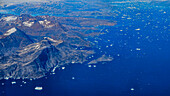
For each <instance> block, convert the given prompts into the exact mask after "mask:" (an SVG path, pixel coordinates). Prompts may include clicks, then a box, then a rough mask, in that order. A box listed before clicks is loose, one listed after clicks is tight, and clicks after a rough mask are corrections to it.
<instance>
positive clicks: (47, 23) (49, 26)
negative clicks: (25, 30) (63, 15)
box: [38, 19, 54, 28]
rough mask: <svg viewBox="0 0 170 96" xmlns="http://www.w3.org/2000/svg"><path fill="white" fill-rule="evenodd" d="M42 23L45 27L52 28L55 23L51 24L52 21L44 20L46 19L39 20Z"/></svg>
mask: <svg viewBox="0 0 170 96" xmlns="http://www.w3.org/2000/svg"><path fill="white" fill-rule="evenodd" d="M38 22H39V23H40V24H41V25H43V26H44V27H45V28H51V27H53V26H54V25H53V24H50V23H51V22H50V21H48V20H46V19H45V20H44V21H38Z"/></svg>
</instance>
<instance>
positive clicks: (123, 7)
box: [0, 0, 170, 96]
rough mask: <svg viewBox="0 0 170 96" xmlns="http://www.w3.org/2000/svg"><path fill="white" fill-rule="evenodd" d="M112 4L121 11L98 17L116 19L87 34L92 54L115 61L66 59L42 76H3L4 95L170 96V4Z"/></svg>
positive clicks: (1, 94)
mask: <svg viewBox="0 0 170 96" xmlns="http://www.w3.org/2000/svg"><path fill="white" fill-rule="evenodd" d="M103 2H105V1H104V0H103ZM105 3H109V4H112V3H111V2H109V0H108V2H105ZM113 4H114V5H116V6H118V8H117V9H113V10H112V11H114V12H117V14H118V16H105V17H95V18H99V19H108V20H114V21H117V25H115V26H112V27H106V26H102V27H101V31H104V32H105V33H106V34H104V35H101V36H99V37H96V38H89V40H91V41H94V43H96V45H97V46H96V48H95V51H96V53H97V54H95V55H94V57H93V58H95V56H97V55H102V54H106V55H110V56H112V57H113V58H114V60H113V61H111V62H101V63H98V64H95V65H92V66H88V64H69V65H65V66H64V67H65V69H64V70H63V69H62V68H59V69H56V72H55V74H53V75H48V76H46V77H44V78H41V79H38V80H11V79H9V80H1V81H0V96H170V41H169V40H170V38H169V35H170V30H169V27H170V25H169V24H170V23H169V19H170V18H169V16H170V14H169V7H167V6H157V5H151V4H148V3H147V2H134V3H116V4H115V3H113ZM13 81H16V84H11V82H13ZM36 86H40V87H43V90H41V91H38V90H35V89H34V88H35V87H36Z"/></svg>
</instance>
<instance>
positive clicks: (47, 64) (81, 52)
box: [0, 14, 110, 79]
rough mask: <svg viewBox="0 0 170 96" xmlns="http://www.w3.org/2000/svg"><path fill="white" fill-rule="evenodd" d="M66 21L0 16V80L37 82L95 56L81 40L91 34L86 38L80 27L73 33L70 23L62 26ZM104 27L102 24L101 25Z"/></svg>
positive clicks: (48, 18)
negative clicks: (36, 80)
mask: <svg viewBox="0 0 170 96" xmlns="http://www.w3.org/2000/svg"><path fill="white" fill-rule="evenodd" d="M59 19H62V20H63V22H64V23H60V22H62V21H61V20H59ZM66 19H72V20H73V19H74V18H58V17H54V16H53V17H50V16H31V15H26V14H23V15H20V16H14V15H5V14H4V15H2V17H1V18H0V79H9V78H12V79H20V78H22V79H25V78H27V79H30V78H41V77H43V76H45V75H46V74H47V73H49V72H55V69H56V68H58V67H60V66H63V65H64V64H69V63H84V62H86V61H87V57H89V56H90V55H92V54H94V53H95V52H94V51H93V50H91V49H90V48H89V47H91V46H92V44H91V42H90V41H87V40H85V39H84V38H85V37H88V36H91V34H86V33H85V31H87V30H85V28H86V27H83V28H82V29H81V26H80V24H77V27H75V28H77V29H76V30H74V29H72V28H74V27H72V25H71V24H72V23H67V24H68V25H67V24H65V23H66V22H68V20H66ZM83 20H86V21H85V22H87V23H88V22H89V21H87V19H81V20H80V21H81V22H82V21H83ZM90 20H91V19H90ZM80 21H79V22H80ZM101 23H103V22H101ZM101 23H98V24H99V25H100V24H101ZM106 23H107V22H106V21H104V25H105V24H106ZM82 24H83V25H86V24H85V23H82ZM108 24H110V23H108ZM78 26H79V27H78ZM80 29H81V31H77V30H80ZM83 30H85V31H84V32H83ZM88 30H92V29H91V28H88ZM94 30H95V28H94ZM95 34H96V33H94V34H92V36H95ZM99 34H100V33H97V34H96V35H99Z"/></svg>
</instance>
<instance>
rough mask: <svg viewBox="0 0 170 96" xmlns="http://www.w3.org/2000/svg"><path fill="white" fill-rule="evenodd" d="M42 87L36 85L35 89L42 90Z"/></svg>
mask: <svg viewBox="0 0 170 96" xmlns="http://www.w3.org/2000/svg"><path fill="white" fill-rule="evenodd" d="M42 89H43V87H39V86H36V87H35V90H38V91H41V90H42Z"/></svg>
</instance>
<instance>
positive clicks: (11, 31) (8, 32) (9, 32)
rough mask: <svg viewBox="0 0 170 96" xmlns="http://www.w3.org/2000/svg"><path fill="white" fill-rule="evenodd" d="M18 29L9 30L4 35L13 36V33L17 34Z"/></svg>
mask: <svg viewBox="0 0 170 96" xmlns="http://www.w3.org/2000/svg"><path fill="white" fill-rule="evenodd" d="M16 31H17V29H16V28H15V27H13V28H11V29H9V30H8V31H6V33H4V35H5V36H8V35H11V34H12V33H14V32H16Z"/></svg>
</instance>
